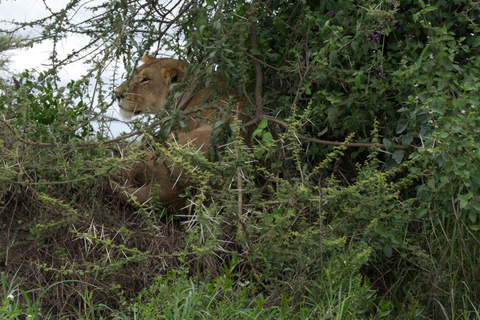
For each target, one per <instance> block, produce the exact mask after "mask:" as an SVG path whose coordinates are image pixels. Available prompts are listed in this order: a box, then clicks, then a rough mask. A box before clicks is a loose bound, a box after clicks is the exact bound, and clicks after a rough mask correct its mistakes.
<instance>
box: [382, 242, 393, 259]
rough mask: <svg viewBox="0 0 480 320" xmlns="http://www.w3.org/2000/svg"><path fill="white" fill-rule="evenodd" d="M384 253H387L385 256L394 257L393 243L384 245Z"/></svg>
mask: <svg viewBox="0 0 480 320" xmlns="http://www.w3.org/2000/svg"><path fill="white" fill-rule="evenodd" d="M383 253H384V254H385V256H386V257H387V258H391V257H392V254H393V248H392V246H391V245H389V244H386V245H385V246H384V247H383Z"/></svg>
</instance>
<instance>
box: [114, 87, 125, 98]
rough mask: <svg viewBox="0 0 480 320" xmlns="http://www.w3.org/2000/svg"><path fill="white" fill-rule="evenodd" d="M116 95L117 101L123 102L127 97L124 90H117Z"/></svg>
mask: <svg viewBox="0 0 480 320" xmlns="http://www.w3.org/2000/svg"><path fill="white" fill-rule="evenodd" d="M114 94H115V98H116V99H117V100H122V99H125V97H126V95H125V91H123V90H118V89H116V90H115V92H114Z"/></svg>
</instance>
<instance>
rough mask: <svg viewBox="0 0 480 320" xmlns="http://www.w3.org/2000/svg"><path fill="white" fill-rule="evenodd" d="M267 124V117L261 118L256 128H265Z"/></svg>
mask: <svg viewBox="0 0 480 320" xmlns="http://www.w3.org/2000/svg"><path fill="white" fill-rule="evenodd" d="M267 125H268V119H267V118H263V119H262V121H260V123H259V124H258V129H265V128H266V127H267Z"/></svg>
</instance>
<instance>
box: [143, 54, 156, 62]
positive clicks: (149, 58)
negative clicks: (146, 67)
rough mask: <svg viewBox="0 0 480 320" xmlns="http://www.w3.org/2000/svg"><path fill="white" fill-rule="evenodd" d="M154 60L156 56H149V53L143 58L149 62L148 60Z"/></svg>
mask: <svg viewBox="0 0 480 320" xmlns="http://www.w3.org/2000/svg"><path fill="white" fill-rule="evenodd" d="M152 60H155V58H154V57H152V56H149V55H148V54H146V55H144V56H143V58H142V62H143V63H147V62H149V61H152Z"/></svg>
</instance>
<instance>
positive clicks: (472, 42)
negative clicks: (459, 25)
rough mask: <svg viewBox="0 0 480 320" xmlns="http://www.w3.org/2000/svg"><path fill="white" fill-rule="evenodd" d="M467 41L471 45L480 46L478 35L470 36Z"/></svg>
mask: <svg viewBox="0 0 480 320" xmlns="http://www.w3.org/2000/svg"><path fill="white" fill-rule="evenodd" d="M469 42H470V45H471V46H472V47H478V46H480V36H475V37H472V38H471V39H470V41H469Z"/></svg>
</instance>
